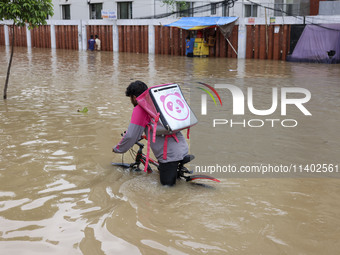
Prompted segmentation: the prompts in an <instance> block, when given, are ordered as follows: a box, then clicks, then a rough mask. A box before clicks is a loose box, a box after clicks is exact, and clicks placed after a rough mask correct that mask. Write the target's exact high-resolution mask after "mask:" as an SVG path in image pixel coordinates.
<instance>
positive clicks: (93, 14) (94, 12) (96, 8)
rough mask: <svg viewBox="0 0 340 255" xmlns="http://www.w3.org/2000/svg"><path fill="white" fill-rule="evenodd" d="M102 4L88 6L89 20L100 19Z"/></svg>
mask: <svg viewBox="0 0 340 255" xmlns="http://www.w3.org/2000/svg"><path fill="white" fill-rule="evenodd" d="M102 9H103V4H102V3H100V4H90V19H102Z"/></svg>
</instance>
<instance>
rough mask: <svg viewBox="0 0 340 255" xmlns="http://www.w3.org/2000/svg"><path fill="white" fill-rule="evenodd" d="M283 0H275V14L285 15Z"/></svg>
mask: <svg viewBox="0 0 340 255" xmlns="http://www.w3.org/2000/svg"><path fill="white" fill-rule="evenodd" d="M282 11H283V0H275V3H274V16H282V15H283V12H282Z"/></svg>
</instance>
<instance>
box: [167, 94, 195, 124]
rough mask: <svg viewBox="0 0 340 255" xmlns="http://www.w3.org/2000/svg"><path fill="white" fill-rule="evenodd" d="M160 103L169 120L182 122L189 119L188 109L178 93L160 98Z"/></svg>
mask: <svg viewBox="0 0 340 255" xmlns="http://www.w3.org/2000/svg"><path fill="white" fill-rule="evenodd" d="M161 101H162V102H163V108H164V110H165V112H166V113H167V114H168V115H169V116H170V117H171V118H173V119H175V120H180V121H183V120H186V119H187V118H188V117H189V108H188V106H187V105H186V103H185V101H184V100H183V99H182V97H181V95H180V94H179V93H178V92H176V93H174V94H168V95H166V96H161Z"/></svg>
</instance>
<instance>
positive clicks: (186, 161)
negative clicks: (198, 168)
mask: <svg viewBox="0 0 340 255" xmlns="http://www.w3.org/2000/svg"><path fill="white" fill-rule="evenodd" d="M194 158H195V156H194V155H190V154H188V155H185V157H184V158H183V159H182V160H181V161H180V164H181V165H184V164H186V163H188V162H190V161H191V160H193V159H194Z"/></svg>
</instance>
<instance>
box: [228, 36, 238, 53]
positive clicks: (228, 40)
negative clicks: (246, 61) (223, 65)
mask: <svg viewBox="0 0 340 255" xmlns="http://www.w3.org/2000/svg"><path fill="white" fill-rule="evenodd" d="M226 39H227V42H228V43H229V45H230V47H231V48H232V49H233V51H234V52H235V53H236V56H238V54H237V51H236V50H235V48H234V47H233V45H232V44H231V42H230V41H229V39H228V38H226Z"/></svg>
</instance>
